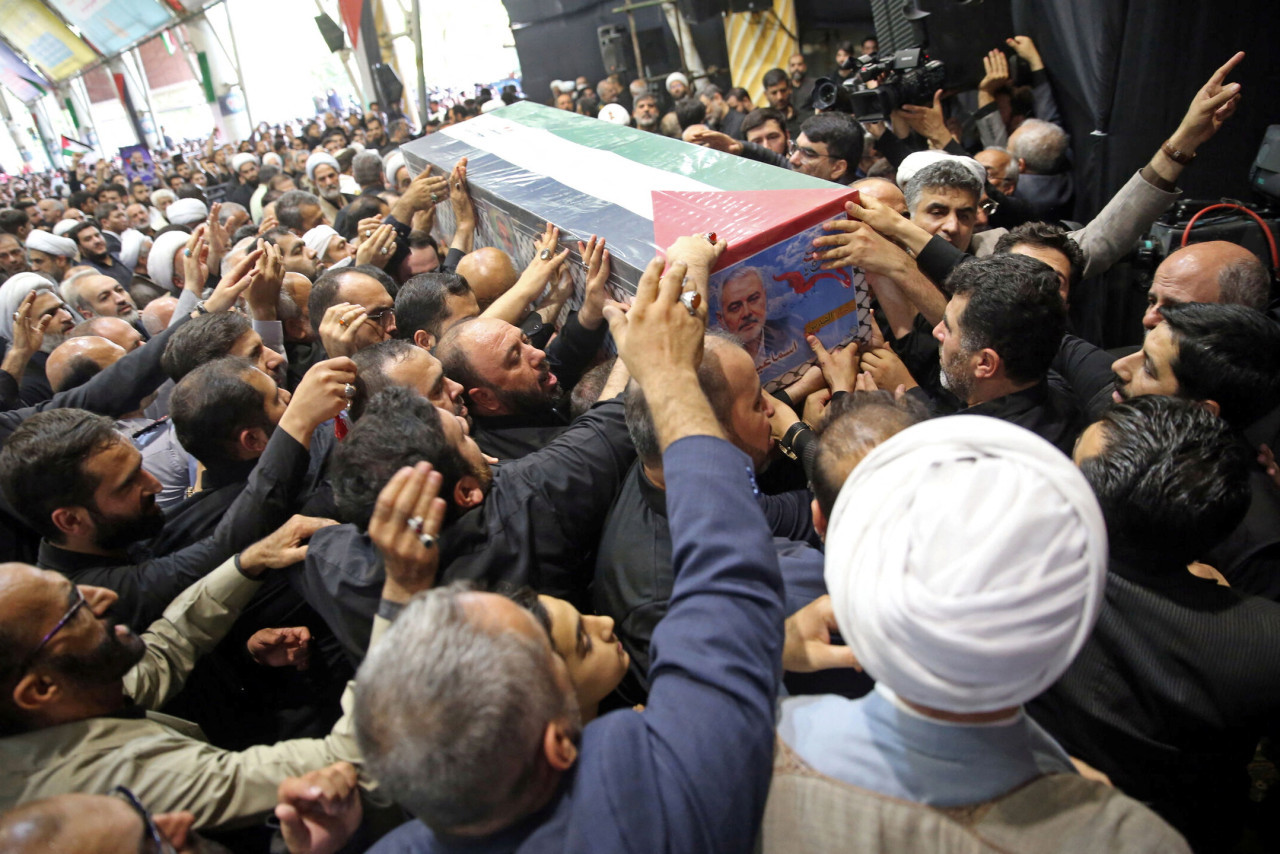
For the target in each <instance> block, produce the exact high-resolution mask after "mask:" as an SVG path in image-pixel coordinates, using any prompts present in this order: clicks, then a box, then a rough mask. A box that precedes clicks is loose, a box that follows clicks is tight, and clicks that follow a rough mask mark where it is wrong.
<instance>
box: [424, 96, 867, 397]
mask: <svg viewBox="0 0 1280 854" xmlns="http://www.w3.org/2000/svg"><path fill="white" fill-rule="evenodd" d="M401 150H402V151H403V152H404V155H405V161H406V163H407V164H408V167H409V171H410V173H411V174H415V175H416V174H417V173H419V172H421V171H422V170H423V169H424V168H428V167H431V168H432V169H433V171H436V172H437V173H441V172H443V173H445V174H447V173H448V172H449V170H451V169H452V168H453V165H454V164H455V163H456V162H457V161H458V160H460V159H461V158H463V157H466V158H467V181H468V184H469V185H470V189H471V197H472V199H473V201H474V203H475V207H476V217H477V230H476V231H477V233H476V245H477V246H497V247H499V248H501V249H503V250H505V251H506V252H508V253H509V254H510V255H511V256H512V259H513V260H514V261H515V264H516V266H517V268H520V267H522V266H523V265H525V264H527V263H528V262H529V260H530V259H531V258H532V257H533V244H534V241H535V240H536V239H537V238H538V237H539V236H540V235H541V234H542V230H543V225H544V223H546V222H552V223H554V224H555V225H556V226H558V227H559V228H560V240H561V246H562V248H563V247H570V248H571V249H572V250H573V254H572V255H571V261H572V262H573V263H572V265H571V266H572V268H573V275H574V279H575V281H576V282H577V285H578V288H579V291H578V293H579V296H580V295H581V287H582V276H583V272H584V271H583V268H582V264H581V259H580V258H578V257H577V252H576V248H577V241H578V240H583V241H585V240H586V239H587V238H588V237H590V236H591V235H592V234H598V235H600V236H602V237H604V238H606V239H607V240H608V247H609V251H610V254H611V256H612V258H613V268H612V273H611V275H610V280H609V283H610V286H611V288H612V289H613V290H614V292H615V295H619V296H621V295H624V294H632V293H635V288H636V283H637V282H638V281H639V278H640V275H641V273H642V272H643V270H644V267H645V265H646V264H647V263H648V261H649V259H650V258H652V257H653V255H654V254H655V253H656V252H657V251H658V250H659V248H665V247H667V246H669V245H670V244H671V243H672V242H673V241H674V239H675V238H676V237H678V236H680V235H683V234H691V233H701V232H715V233H716V234H717V235H718V236H720V237H723V238H725V239H727V240H728V241H729V250H728V251H727V252H726V253H725V255H724V257H722V258H721V261H720V264H719V265H718V266H717V268H716V272H715V273H714V274H713V276H712V281H711V287H710V298H711V314H710V321H711V323H712V325H714V326H720V327H721V328H725V329H727V330H728V331H730V332H733V333H734V334H736V335H738V336H739V337H740V338H741V339H742V340H743V342H744V343H745V344H746V345H747V347H748V349H750V350H751V351H752V355H753V356H754V357H755V359H756V365H757V368H758V369H759V370H760V377H761V379H762V380H763V381H764V382H766V383H767V384H768V385H769V386H770V387H777V386H779V385H782V384H784V383H785V382H786V381H789V380H790V379H792V378H794V377H796V376H798V374H799V373H800V372H802V371H803V367H804V366H805V365H807V364H808V363H810V362H812V361H813V355H812V353H811V352H810V350H809V347H808V345H807V344H806V343H805V342H804V335H805V334H806V332H811V333H814V334H817V335H818V336H819V337H820V338H821V339H822V341H823V343H824V344H826V345H827V346H828V347H833V346H836V345H838V344H841V343H843V342H846V341H848V340H850V339H851V338H859V339H863V340H865V338H866V336H867V333H868V331H869V329H870V326H869V324H870V316H869V312H868V310H867V309H868V305H869V297H868V294H867V288H866V283H865V279H864V276H863V273H862V271H861V270H859V269H857V268H853V267H850V268H845V269H843V270H832V271H825V270H821V269H819V268H820V263H819V262H817V261H815V260H814V259H813V257H812V242H813V239H814V238H815V237H818V236H821V235H822V234H824V233H825V232H824V231H823V230H822V227H821V223H822V222H825V221H827V220H830V219H835V218H843V217H844V215H845V214H844V203H845V202H846V201H849V200H853V199H855V198H856V192H855V191H852V190H849V189H848V188H847V187H842V186H840V185H838V184H833V183H831V182H829V181H822V180H820V179H817V178H811V177H809V176H807V175H802V174H800V173H798V172H790V171H788V170H786V169H779V168H777V167H774V166H769V165H766V164H763V163H756V162H754V161H751V160H746V159H744V158H741V157H736V156H734V155H730V154H723V153H721V152H718V151H712V150H710V149H707V148H701V147H699V146H695V145H689V144H688V143H685V142H681V141H680V140H676V139H670V138H668V137H664V136H660V135H658V134H651V133H646V132H644V131H639V130H635V129H633V128H625V127H618V126H616V125H612V124H610V123H608V122H604V121H600V120H597V119H590V118H586V117H584V116H579V115H576V114H574V113H570V112H567V111H565V110H556V109H552V108H550V107H544V106H541V105H538V104H532V103H528V102H522V103H517V104H513V105H511V106H509V107H503V108H501V109H498V110H494V111H492V112H490V113H486V114H484V115H481V116H478V117H476V118H473V119H469V120H468V121H465V122H463V123H461V124H458V125H453V126H451V127H447V128H444V129H443V130H440V131H438V132H436V133H433V134H431V135H429V136H427V137H424V138H422V139H419V140H415V141H413V142H411V143H408V144H407V145H404V146H402V149H401ZM436 211H437V217H436V222H437V229H438V230H439V232H440V235H441V236H443V235H448V234H452V231H453V212H452V210H451V208H450V206H449V205H448V204H447V203H442V204H440V205H439V206H438V207H437V208H436ZM726 298H727V299H726Z"/></svg>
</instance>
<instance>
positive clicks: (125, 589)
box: [38, 430, 310, 632]
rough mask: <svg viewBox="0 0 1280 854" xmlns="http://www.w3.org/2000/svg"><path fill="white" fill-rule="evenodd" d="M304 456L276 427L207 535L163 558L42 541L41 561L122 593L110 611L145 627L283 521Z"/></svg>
mask: <svg viewBox="0 0 1280 854" xmlns="http://www.w3.org/2000/svg"><path fill="white" fill-rule="evenodd" d="M309 460H310V457H309V456H308V454H307V449H306V448H304V447H302V445H300V444H298V442H297V441H296V440H295V439H294V438H293V437H292V436H290V435H289V434H288V433H286V432H285V431H283V430H277V431H276V432H275V434H274V435H273V436H272V437H271V441H270V442H268V443H267V449H266V450H265V451H264V452H263V454H262V457H261V458H260V459H259V460H258V465H257V467H256V468H254V471H253V474H252V475H251V476H250V478H249V484H248V486H246V487H245V489H244V490H243V491H242V492H241V493H240V495H238V496H237V497H236V500H235V501H234V502H232V504H231V506H230V508H228V510H227V512H226V514H225V515H224V516H223V517H222V519H221V521H220V522H219V523H218V527H217V528H216V529H215V530H214V532H213V534H212V535H211V536H209V537H206V538H205V539H202V540H199V541H198V542H196V543H195V544H193V545H191V546H188V547H187V548H184V549H181V550H179V551H176V552H173V553H172V554H168V555H163V556H156V555H155V553H154V552H152V551H151V549H150V547H149V546H140V547H138V548H136V549H134V550H133V552H132V553H131V554H130V556H129V558H108V557H102V556H101V555H88V554H80V553H78V552H72V551H68V550H66V549H63V548H59V547H58V546H56V545H54V544H52V543H50V542H48V541H47V540H46V541H43V542H41V544H40V555H39V559H38V563H39V566H40V567H42V568H44V569H53V570H57V571H58V572H61V573H62V574H63V575H65V576H67V577H68V578H70V579H71V580H72V581H74V582H76V583H77V584H91V585H95V586H97V587H106V588H108V589H110V590H114V591H115V592H116V594H117V595H118V596H119V597H120V598H119V599H118V600H116V603H115V604H114V605H112V607H111V611H112V613H113V614H115V615H116V617H117V618H118V619H119V620H120V621H121V622H123V623H125V624H127V625H128V626H129V627H130V628H132V629H133V630H134V631H138V632H141V631H145V630H146V628H147V626H149V625H151V623H153V622H155V621H156V620H157V619H159V618H160V615H161V614H163V613H164V609H165V608H167V607H168V606H169V603H170V602H172V601H173V600H174V598H175V597H176V596H177V595H178V594H179V593H181V592H182V591H183V590H186V589H187V588H188V587H190V586H191V585H192V584H194V583H195V582H196V581H199V580H200V579H201V578H203V577H204V576H205V575H207V574H208V573H209V572H211V571H212V570H213V569H215V568H216V567H218V566H219V565H220V564H221V563H222V562H223V561H225V560H227V559H228V558H230V557H231V556H232V555H235V554H237V553H238V552H240V551H241V550H242V549H244V548H245V547H246V546H249V545H252V544H253V543H255V542H257V541H258V540H260V539H262V538H263V537H265V536H266V535H267V534H270V533H271V532H272V531H274V530H275V529H276V528H278V527H280V526H281V525H282V524H284V523H285V521H287V520H288V518H289V515H290V514H291V513H292V512H293V508H294V506H295V502H296V498H297V493H298V489H299V485H300V483H301V482H302V480H303V479H304V477H305V476H306V473H307V463H308V462H309Z"/></svg>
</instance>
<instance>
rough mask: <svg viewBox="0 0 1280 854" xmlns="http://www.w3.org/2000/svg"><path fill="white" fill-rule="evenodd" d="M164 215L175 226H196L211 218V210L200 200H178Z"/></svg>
mask: <svg viewBox="0 0 1280 854" xmlns="http://www.w3.org/2000/svg"><path fill="white" fill-rule="evenodd" d="M164 215H165V218H166V219H168V220H169V222H170V223H171V224H173V225H186V226H194V225H198V224H199V223H202V222H204V221H205V220H206V219H208V218H209V208H207V207H206V206H205V203H204V202H202V201H200V200H199V199H178V200H177V201H176V202H174V203H173V204H171V205H169V208H168V210H166V211H165V212H164Z"/></svg>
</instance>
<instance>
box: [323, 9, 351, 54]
mask: <svg viewBox="0 0 1280 854" xmlns="http://www.w3.org/2000/svg"><path fill="white" fill-rule="evenodd" d="M316 26H317V27H319V28H320V35H321V36H323V37H324V43H325V45H327V46H328V48H329V52H330V53H337V52H338V51H340V50H342V49H343V48H344V47H346V46H347V39H346V36H344V35H343V34H342V28H341V27H339V26H338V25H337V24H335V23H334V22H333V18H330V17H329V16H328V15H316Z"/></svg>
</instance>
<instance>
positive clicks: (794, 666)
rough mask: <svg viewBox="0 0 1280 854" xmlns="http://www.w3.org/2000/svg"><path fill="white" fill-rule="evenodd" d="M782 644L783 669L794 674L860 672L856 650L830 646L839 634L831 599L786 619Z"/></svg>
mask: <svg viewBox="0 0 1280 854" xmlns="http://www.w3.org/2000/svg"><path fill="white" fill-rule="evenodd" d="M784 625H785V630H786V635H785V638H784V640H783V645H782V669H783V670H786V671H789V672H791V673H813V672H814V671H815V670H832V669H835V668H837V667H854V668H857V669H858V670H861V669H862V667H861V665H859V664H858V659H857V657H856V656H855V655H854V654H853V650H852V649H850V648H849V647H847V646H836V645H835V644H833V643H831V633H832V632H833V631H835V632H838V631H839V630H840V628H839V626H837V625H836V615H835V611H834V610H833V609H832V607H831V597H830V596H820V597H818V598H817V599H814V600H813V601H812V602H810V603H809V604H808V605H805V606H804V607H803V608H801V609H800V610H799V611H796V612H795V613H794V614H792V615H791V616H790V617H788V618H787V621H786V623H785V624H784Z"/></svg>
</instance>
